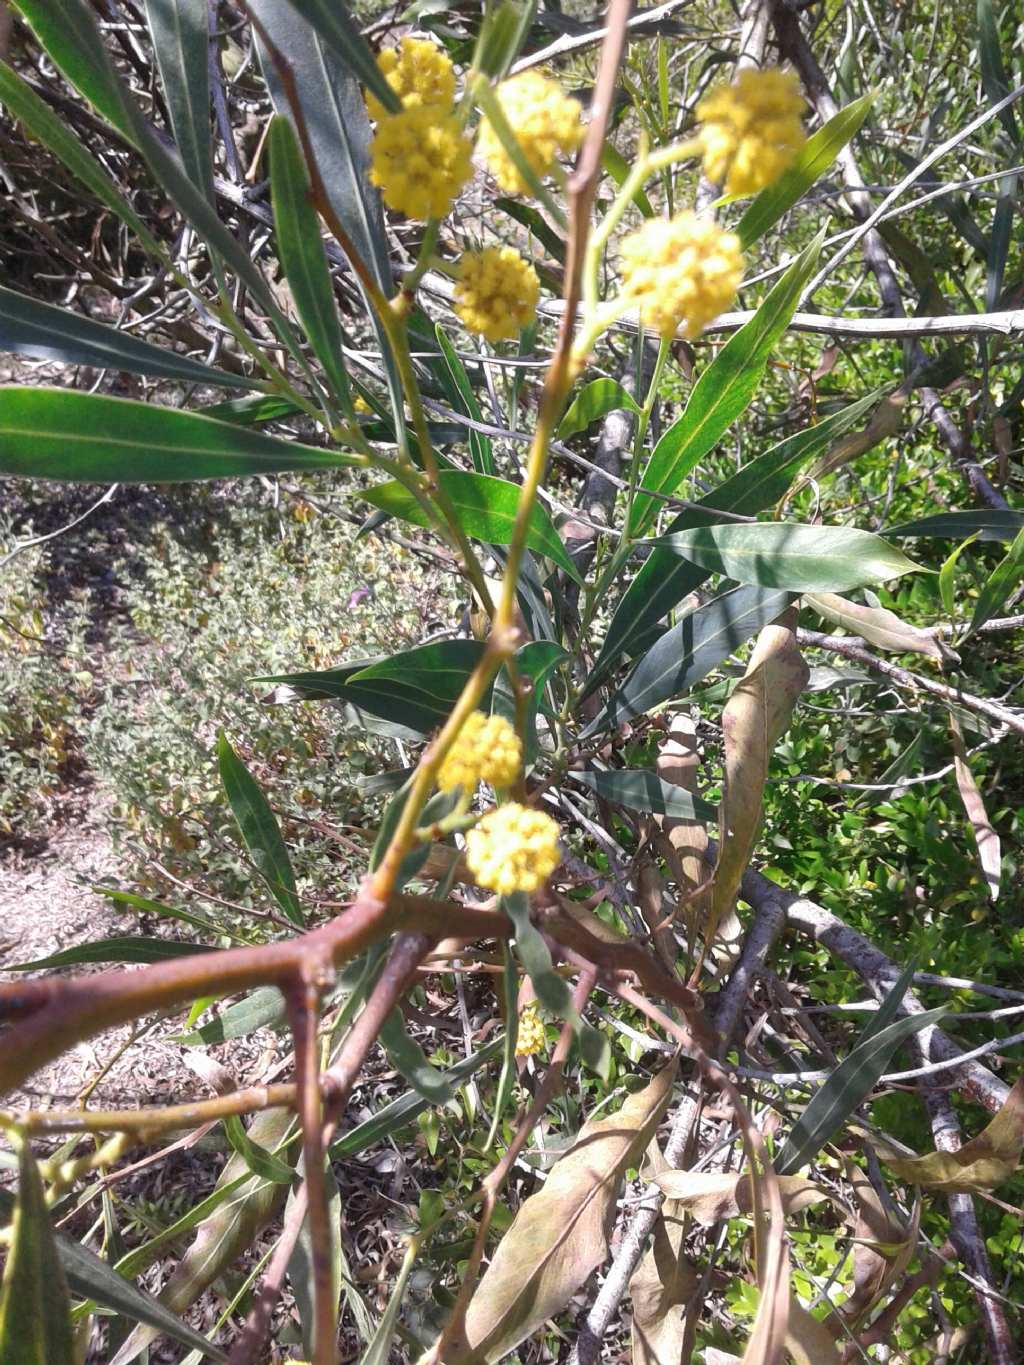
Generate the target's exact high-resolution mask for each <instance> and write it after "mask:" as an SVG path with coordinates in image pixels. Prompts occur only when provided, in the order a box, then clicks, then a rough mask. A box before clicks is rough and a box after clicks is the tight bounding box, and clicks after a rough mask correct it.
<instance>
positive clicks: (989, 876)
mask: <svg viewBox="0 0 1024 1365" xmlns="http://www.w3.org/2000/svg"><path fill="white" fill-rule="evenodd" d="M949 729H950V733H951V735H952V739H953V771H954V773H955V774H956V785H957V790H958V791H959V793H960V800H961V801H962V802H963V803H964V810H965V811H966V812H967V818H968V820H969V821H970V822H971V832H972V834H973V835H974V842H975V843H976V844H977V846H978V862H979V863H980V864H981V871H982V875H983V876H984V878H985V885H986V886H987V887H988V894H989V896H990V897H991V898H992V900H994V901H997V900H998V899H999V884H1000V881H1001V880H1002V866H1003V864H1002V845H1001V842H1000V839H999V835H998V833H997V831H996V828H995V826H994V825H993V824H992V821H991V820H990V819H989V817H988V811H986V809H985V800H984V797H983V796H982V794H981V791H980V789H979V787H978V784H977V782H976V781H975V779H974V774H973V773H972V772H971V765H970V760H969V759H968V756H967V746H966V745H965V744H964V736H963V731H962V730H961V729H960V722H959V721H958V720H957V718H956V716H955V715H954V714H953V712H952V711H951V712H950V713H949Z"/></svg>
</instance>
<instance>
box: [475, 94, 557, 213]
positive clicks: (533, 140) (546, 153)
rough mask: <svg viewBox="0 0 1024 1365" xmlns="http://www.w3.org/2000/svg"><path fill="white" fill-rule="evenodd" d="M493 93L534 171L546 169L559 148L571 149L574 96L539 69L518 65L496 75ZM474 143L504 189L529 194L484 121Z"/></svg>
mask: <svg viewBox="0 0 1024 1365" xmlns="http://www.w3.org/2000/svg"><path fill="white" fill-rule="evenodd" d="M495 96H496V98H497V100H498V103H499V104H500V105H501V111H502V113H503V114H504V115H505V119H506V121H507V122H508V125H509V127H510V128H511V129H512V131H513V132H514V133H515V135H516V139H517V141H518V142H519V145H520V147H522V149H523V153H524V154H525V156H526V160H527V162H528V163H529V165H530V168H531V169H532V170H533V171H534V173H535V174H536V175H538V176H541V177H543V176H545V175H548V174H549V173H550V171H551V169H552V167H553V166H554V164H555V158H556V157H557V156H558V155H559V154H560V153H561V154H562V155H565V154H567V153H569V152H574V151H575V150H576V148H577V147H578V146H579V145H580V143H581V142H582V141H583V123H582V120H581V117H580V115H581V113H582V109H581V107H580V104H579V101H578V100H574V99H572V98H571V97H570V96H569V95H566V94H565V93H564V91H563V90H562V88H561V86H560V85H558V83H557V82H556V81H553V80H551V79H550V77H548V76H543V75H541V73H540V72H539V71H523V72H522V73H521V74H520V75H518V76H513V77H512V78H511V79H510V80H507V81H502V83H501V85H499V86H498V89H497V91H496V92H495ZM477 147H478V148H479V151H480V155H481V156H482V157H483V159H484V161H485V162H486V164H487V169H488V170H489V171H490V172H491V174H492V175H493V176H494V178H495V180H497V182H498V184H499V185H500V186H501V188H502V189H503V190H505V192H506V193H507V194H529V192H530V187H529V185H528V184H527V183H526V181H525V180H524V179H523V177H522V175H521V173H520V171H519V168H518V167H517V166H516V164H515V162H514V161H513V160H512V158H511V157H510V156H509V154H508V152H507V151H506V150H505V148H504V147H503V146H502V143H501V139H500V138H499V137H498V135H497V133H496V132H495V131H494V129H493V128H492V127H491V125H490V124H489V123H487V122H486V121H485V122H484V124H483V126H482V127H481V129H480V138H479V141H478V143H477Z"/></svg>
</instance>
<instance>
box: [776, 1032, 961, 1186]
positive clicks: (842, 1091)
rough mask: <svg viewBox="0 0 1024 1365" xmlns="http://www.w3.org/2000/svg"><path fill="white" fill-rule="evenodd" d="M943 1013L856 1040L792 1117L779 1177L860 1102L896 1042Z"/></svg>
mask: <svg viewBox="0 0 1024 1365" xmlns="http://www.w3.org/2000/svg"><path fill="white" fill-rule="evenodd" d="M945 1013H946V1011H945V1010H944V1009H937V1010H926V1011H925V1012H924V1013H923V1014H913V1015H910V1016H909V1017H908V1018H906V1019H899V1020H897V1021H896V1023H895V1024H890V1025H889V1027H888V1028H886V1029H883V1030H882V1031H881V1033H876V1034H874V1035H873V1036H872V1037H870V1038H869V1039H868V1040H867V1041H866V1042H863V1043H860V1044H858V1046H857V1047H855V1048H854V1049H853V1051H852V1052H851V1053H850V1055H849V1056H848V1057H847V1058H846V1060H845V1061H843V1062H840V1064H839V1065H838V1066H837V1067H836V1069H835V1071H834V1072H833V1073H832V1075H831V1076H830V1077H829V1078H828V1080H827V1081H825V1082H824V1083H823V1084H822V1085H821V1086H820V1088H819V1089H818V1090H816V1091H815V1093H814V1095H813V1097H812V1099H811V1102H810V1104H808V1106H807V1108H806V1109H805V1110H804V1112H803V1113H802V1114H801V1116H800V1118H799V1119H798V1120H797V1122H796V1124H795V1125H794V1127H793V1131H792V1133H791V1134H790V1135H789V1137H788V1139H787V1140H786V1144H785V1146H784V1147H783V1149H782V1151H781V1152H780V1153H779V1156H778V1159H777V1160H776V1162H775V1169H776V1171H777V1172H778V1173H779V1175H791V1174H793V1173H794V1172H795V1171H798V1170H799V1169H800V1167H801V1166H804V1165H806V1164H807V1162H808V1161H810V1160H811V1158H812V1157H814V1156H815V1155H816V1154H817V1153H818V1152H819V1151H820V1150H821V1148H822V1147H823V1146H824V1145H825V1143H826V1142H828V1140H829V1138H831V1136H832V1135H833V1133H835V1132H836V1131H837V1130H838V1129H839V1128H840V1127H842V1125H843V1124H844V1123H845V1122H846V1120H847V1119H848V1118H849V1117H850V1115H851V1114H852V1113H853V1112H854V1111H855V1110H856V1109H857V1108H859V1107H860V1105H861V1104H863V1103H864V1101H865V1100H866V1099H867V1097H868V1095H870V1093H871V1091H872V1090H873V1089H874V1087H875V1085H876V1084H877V1082H878V1080H879V1077H881V1076H882V1075H884V1073H885V1069H886V1067H887V1066H888V1065H889V1061H890V1059H891V1057H892V1056H893V1054H894V1053H895V1051H896V1049H897V1048H898V1047H899V1046H900V1044H901V1043H903V1042H905V1041H906V1040H907V1039H908V1038H910V1037H912V1036H913V1034H915V1033H917V1032H919V1031H920V1030H921V1029H923V1028H927V1027H928V1025H929V1024H934V1023H936V1022H937V1021H938V1020H939V1019H941V1018H942V1016H943V1015H944V1014H945Z"/></svg>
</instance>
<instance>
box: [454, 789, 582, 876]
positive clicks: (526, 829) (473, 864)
mask: <svg viewBox="0 0 1024 1365" xmlns="http://www.w3.org/2000/svg"><path fill="white" fill-rule="evenodd" d="M561 860H562V855H561V853H559V851H558V825H557V824H556V823H555V821H554V820H552V819H551V817H550V816H549V815H545V814H544V812H543V811H539V810H531V809H530V808H529V807H527V806H520V805H517V804H516V803H515V802H510V803H509V804H508V805H507V806H499V807H498V809H497V810H492V811H488V813H487V814H486V815H485V816H484V817H483V819H482V820H480V821H478V822H477V824H476V825H475V826H474V828H473V829H471V830H470V831H469V833H468V834H467V835H466V865H467V866H468V868H469V870H470V872H472V874H473V876H474V877H475V878H476V880H477V881H478V882H479V884H480V885H481V886H485V887H487V889H488V890H489V891H497V892H498V894H499V895H500V896H508V895H511V894H512V892H513V891H536V890H537V888H538V887H539V886H540V885H541V883H542V882H543V881H544V880H545V879H546V878H547V877H550V875H551V873H552V872H554V870H555V868H556V867H557V866H558V864H559V863H560V862H561Z"/></svg>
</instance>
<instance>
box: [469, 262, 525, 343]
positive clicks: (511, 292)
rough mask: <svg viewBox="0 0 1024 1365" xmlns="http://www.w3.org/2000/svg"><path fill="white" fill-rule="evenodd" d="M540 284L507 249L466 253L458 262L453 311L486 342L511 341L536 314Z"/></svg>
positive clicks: (523, 263)
mask: <svg viewBox="0 0 1024 1365" xmlns="http://www.w3.org/2000/svg"><path fill="white" fill-rule="evenodd" d="M539 297H540V280H539V279H538V278H537V272H536V270H534V268H533V266H532V265H531V264H530V263H529V261H524V260H523V258H522V256H520V255H519V253H518V252H517V251H515V250H514V249H513V248H512V247H510V246H488V247H484V249H483V251H467V252H466V254H465V255H464V256H463V257H462V259H461V260H460V261H459V274H458V283H457V284H456V286H455V311H456V313H457V314H458V315H459V317H460V318H461V319H462V322H463V325H464V326H465V327H467V328H468V329H469V331H471V332H476V333H477V334H478V335H480V336H482V337H486V338H487V340H488V341H503V340H504V339H505V338H506V337H514V336H516V335H517V334H518V333H519V332H521V331H522V329H523V328H524V327H526V326H528V325H529V323H531V322H532V321H533V319H534V317H535V316H536V314H537V300H538V298H539Z"/></svg>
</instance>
